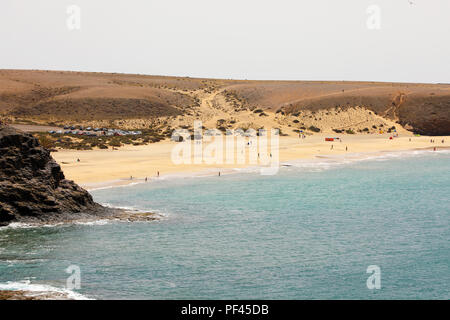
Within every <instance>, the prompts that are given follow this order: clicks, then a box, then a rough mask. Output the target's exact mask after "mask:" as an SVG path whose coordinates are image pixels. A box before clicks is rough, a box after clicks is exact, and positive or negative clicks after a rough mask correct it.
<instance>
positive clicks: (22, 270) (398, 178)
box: [0, 151, 450, 299]
mask: <svg viewBox="0 0 450 320" xmlns="http://www.w3.org/2000/svg"><path fill="white" fill-rule="evenodd" d="M91 193H92V195H93V196H94V199H95V200H96V201H98V202H100V203H102V204H107V205H110V206H118V207H125V208H132V209H134V210H144V211H149V210H150V211H153V212H156V213H159V214H160V215H162V216H163V218H162V219H161V220H160V221H158V222H146V223H144V222H134V223H128V222H115V221H97V222H94V223H85V224H80V223H79V224H67V225H59V226H43V227H30V226H26V225H20V224H14V225H13V226H10V227H4V228H0V290H1V289H26V290H34V291H48V292H66V293H69V294H70V295H71V297H72V298H75V299H82V298H91V299H110V298H111V299H449V298H450V294H449V286H450V197H449V195H450V152H448V151H438V152H432V151H408V152H393V153H386V154H379V155H376V156H375V155H374V156H371V157H364V158H361V157H354V158H333V159H327V158H324V159H317V160H314V161H306V160H305V161H292V162H289V163H285V164H284V166H283V167H281V169H280V171H279V173H278V174H277V175H274V176H262V175H260V174H259V173H258V171H257V170H253V169H245V170H235V172H234V173H233V174H228V175H222V176H220V177H218V176H207V177H181V176H180V177H172V178H160V179H157V180H154V181H151V182H149V183H143V184H136V185H133V186H127V187H116V188H105V189H99V190H94V191H92V192H91ZM69 266H76V267H79V271H80V274H79V275H80V288H79V289H76V288H75V289H71V290H69V289H65V286H66V283H67V278H68V277H69V276H70V274H68V273H67V272H66V269H67V268H68V267H69ZM369 266H376V268H378V270H379V274H377V277H378V279H379V286H378V287H377V288H373V287H371V288H370V289H369V287H370V286H368V284H367V282H368V278H369V277H371V276H373V274H372V272H369V273H368V272H367V270H368V268H369ZM372 268H373V267H372ZM369 269H370V268H369Z"/></svg>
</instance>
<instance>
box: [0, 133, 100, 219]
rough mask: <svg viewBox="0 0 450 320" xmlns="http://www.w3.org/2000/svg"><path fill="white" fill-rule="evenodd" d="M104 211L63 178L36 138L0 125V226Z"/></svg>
mask: <svg viewBox="0 0 450 320" xmlns="http://www.w3.org/2000/svg"><path fill="white" fill-rule="evenodd" d="M107 210H108V209H106V208H104V207H102V206H100V205H99V204H97V203H95V202H94V201H93V200H92V197H91V195H90V194H89V193H88V192H87V191H86V190H84V189H82V188H81V187H79V186H78V185H77V184H75V183H74V182H73V181H69V180H66V179H65V178H64V174H63V172H62V171H61V168H60V166H59V165H58V164H57V163H56V162H55V161H54V160H53V158H52V157H51V156H50V152H49V151H48V150H46V149H44V148H43V147H42V146H40V144H39V142H38V140H37V139H36V138H34V137H33V136H32V135H30V134H26V133H23V132H21V131H18V130H16V129H14V128H11V127H8V126H2V125H0V225H7V224H9V223H10V222H14V221H64V220H70V219H71V218H72V217H74V216H88V215H92V214H99V213H105V211H107Z"/></svg>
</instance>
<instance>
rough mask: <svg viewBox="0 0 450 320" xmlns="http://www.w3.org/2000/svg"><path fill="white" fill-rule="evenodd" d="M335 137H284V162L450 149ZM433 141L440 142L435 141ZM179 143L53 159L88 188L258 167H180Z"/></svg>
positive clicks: (448, 143)
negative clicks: (175, 154) (174, 153)
mask: <svg viewBox="0 0 450 320" xmlns="http://www.w3.org/2000/svg"><path fill="white" fill-rule="evenodd" d="M329 136H330V135H324V134H323V135H322V134H316V135H313V136H308V137H306V138H305V139H300V138H298V137H295V138H294V137H280V140H279V160H280V162H281V163H283V162H285V161H291V160H296V159H319V158H321V157H333V156H339V157H342V156H345V155H348V156H351V157H353V158H354V157H358V156H363V154H366V153H380V152H392V151H404V150H413V149H433V148H434V147H436V148H437V149H438V150H439V149H442V148H449V147H450V137H448V136H447V137H426V136H420V137H417V136H414V135H412V134H401V135H400V136H399V137H395V138H393V139H389V138H390V137H391V135H390V134H370V135H369V134H365V135H364V134H358V135H337V136H334V137H339V138H340V139H339V140H335V141H332V142H330V141H325V137H329ZM431 140H434V143H432V142H431ZM442 140H444V143H442ZM176 145H177V143H176V142H171V141H168V140H166V141H163V142H159V143H155V144H150V145H145V146H125V147H122V148H119V149H118V150H112V149H109V150H89V151H77V150H59V151H58V152H53V153H52V156H53V157H54V158H55V159H56V161H57V162H58V163H59V164H60V165H61V167H62V169H63V171H64V173H65V175H66V177H67V178H68V179H71V180H74V181H75V182H76V183H79V184H81V185H82V186H84V187H85V188H87V189H93V188H98V187H105V186H111V185H123V184H129V183H136V182H140V181H143V180H144V179H145V178H146V177H147V178H148V180H149V181H151V180H152V179H153V178H156V177H157V174H158V172H159V174H160V177H164V176H169V175H178V174H180V175H186V174H197V175H203V174H204V175H216V174H218V173H219V171H220V172H221V173H226V172H227V171H231V169H233V168H243V167H250V166H255V165H254V164H253V165H250V163H249V162H248V158H247V160H246V163H245V164H205V163H201V164H193V163H192V164H174V163H173V162H172V160H171V153H172V150H173V148H174V147H175V146H176ZM204 147H205V145H204ZM346 149H347V150H346ZM78 159H79V160H80V161H79V162H78V161H77V160H78ZM131 177H133V178H132V179H131Z"/></svg>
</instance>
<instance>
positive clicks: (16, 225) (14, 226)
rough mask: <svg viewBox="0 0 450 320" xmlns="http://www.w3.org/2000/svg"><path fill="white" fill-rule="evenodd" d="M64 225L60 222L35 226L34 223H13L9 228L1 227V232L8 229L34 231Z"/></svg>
mask: <svg viewBox="0 0 450 320" xmlns="http://www.w3.org/2000/svg"><path fill="white" fill-rule="evenodd" d="M61 225H64V223H63V222H58V223H54V224H37V223H36V224H34V223H24V222H12V223H10V224H9V225H7V226H4V227H0V231H1V230H7V229H32V228H53V227H58V226H61Z"/></svg>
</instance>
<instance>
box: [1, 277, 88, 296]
mask: <svg viewBox="0 0 450 320" xmlns="http://www.w3.org/2000/svg"><path fill="white" fill-rule="evenodd" d="M0 290H8V291H24V292H25V295H26V296H28V297H35V298H42V299H44V300H60V299H71V300H93V299H91V298H88V297H86V296H85V295H82V294H81V293H78V292H75V291H73V290H69V289H66V288H57V287H53V286H51V285H47V284H35V283H31V281H30V280H23V281H19V282H14V281H8V282H6V283H0Z"/></svg>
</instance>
